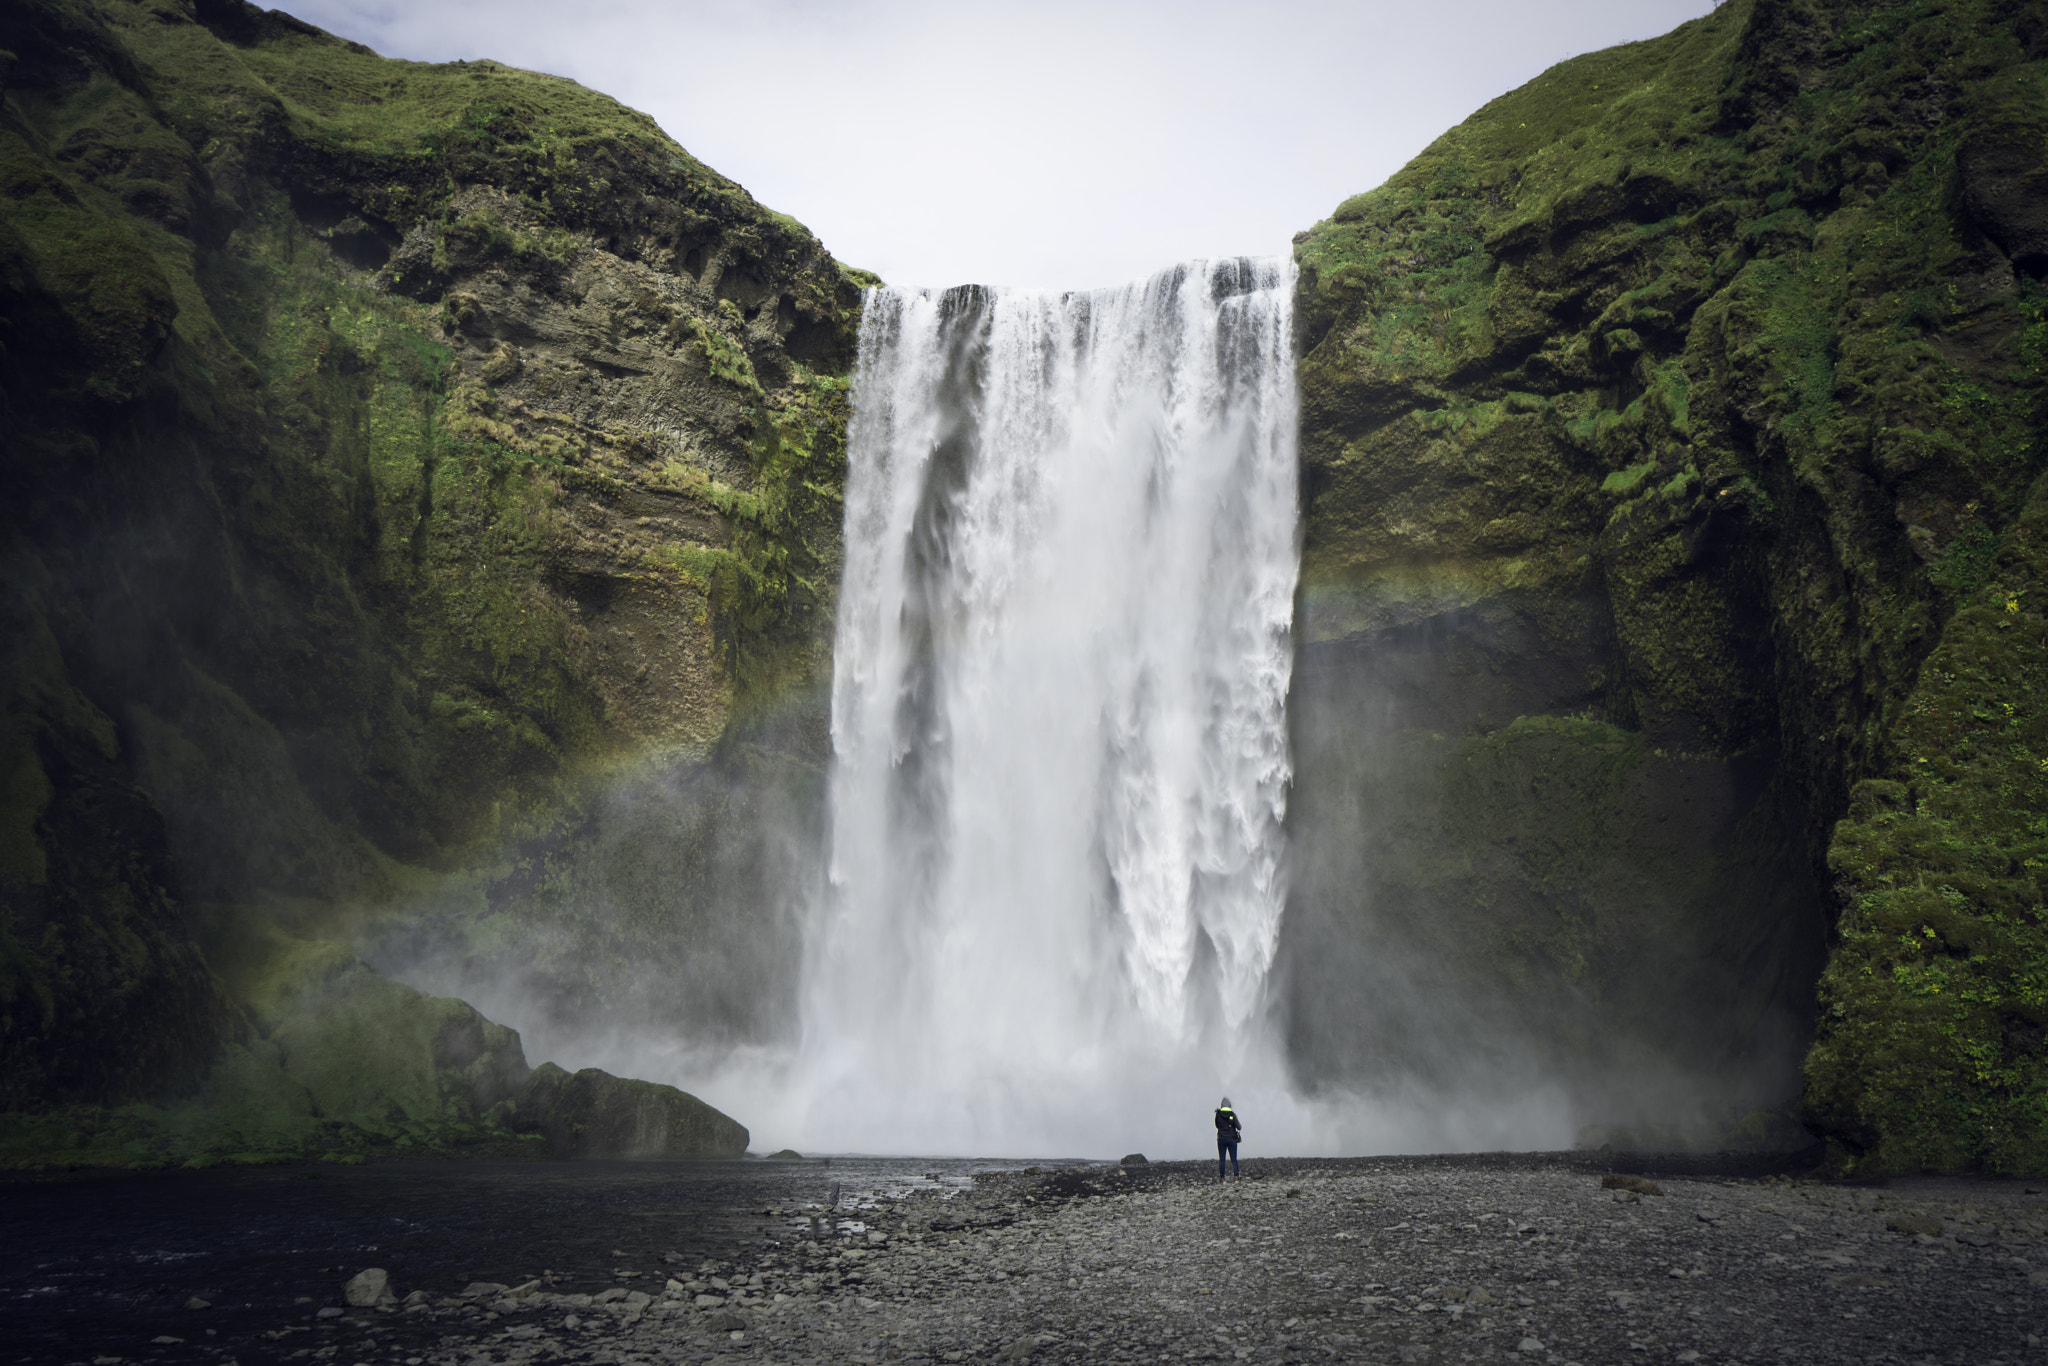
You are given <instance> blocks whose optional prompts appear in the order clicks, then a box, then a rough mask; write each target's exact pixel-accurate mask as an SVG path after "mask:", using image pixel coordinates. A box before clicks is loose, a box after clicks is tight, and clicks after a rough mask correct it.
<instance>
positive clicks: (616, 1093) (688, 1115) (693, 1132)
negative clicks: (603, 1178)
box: [511, 1062, 747, 1157]
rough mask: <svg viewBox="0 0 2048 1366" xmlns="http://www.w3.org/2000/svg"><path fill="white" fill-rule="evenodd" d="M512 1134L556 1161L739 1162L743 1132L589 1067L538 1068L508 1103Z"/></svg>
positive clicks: (702, 1107)
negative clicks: (542, 1141) (539, 1142)
mask: <svg viewBox="0 0 2048 1366" xmlns="http://www.w3.org/2000/svg"><path fill="white" fill-rule="evenodd" d="M511 1124H512V1127H513V1128H514V1129H516V1130H518V1131H519V1132H521V1133H537V1134H541V1135H543V1136H544V1137H545V1138H546V1139H547V1141H548V1150H549V1151H550V1152H552V1153H553V1154H554V1155H555V1156H556V1157H738V1156H740V1155H741V1154H742V1153H744V1152H746V1150H747V1130H746V1128H745V1126H743V1125H740V1124H737V1123H735V1122H734V1121H732V1120H731V1119H728V1118H727V1117H726V1116H724V1115H722V1114H720V1113H719V1112H718V1111H716V1110H714V1109H712V1108H711V1107H710V1106H709V1105H706V1104H705V1103H704V1102H703V1101H701V1100H698V1099H697V1098H696V1097H695V1096H693V1095H690V1094H688V1093H687V1092H684V1091H678V1090H677V1089H676V1088H675V1087H673V1086H663V1085H661V1084H660V1083H659V1082H651V1081H632V1080H629V1079H627V1078H624V1077H615V1076H613V1075H612V1074H611V1073H609V1072H602V1071H599V1070H598V1069H597V1068H595V1067H586V1068H584V1069H583V1070H582V1071H580V1072H577V1073H574V1074H571V1073H569V1072H566V1071H564V1070H563V1069H561V1068H559V1067H557V1066H555V1065H554V1064H553V1063H551V1062H548V1063H542V1064H541V1065H540V1066H539V1067H536V1068H535V1069H534V1070H533V1075H532V1076H530V1077H528V1078H527V1079H526V1085H525V1086H524V1087H523V1088H521V1090H520V1092H519V1095H518V1096H517V1097H516V1098H515V1099H514V1100H513V1102H512V1113H511Z"/></svg>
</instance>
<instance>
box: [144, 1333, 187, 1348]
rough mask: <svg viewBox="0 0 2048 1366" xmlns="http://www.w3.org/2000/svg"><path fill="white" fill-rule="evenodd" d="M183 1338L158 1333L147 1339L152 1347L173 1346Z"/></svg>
mask: <svg viewBox="0 0 2048 1366" xmlns="http://www.w3.org/2000/svg"><path fill="white" fill-rule="evenodd" d="M184 1340H185V1339H183V1338H174V1337H172V1336H171V1335H170V1334H169V1333H159V1334H157V1335H156V1336H155V1337H153V1338H151V1339H150V1340H149V1341H150V1345H151V1346H153V1347H175V1346H177V1345H178V1344H179V1343H181V1342H183V1341H184Z"/></svg>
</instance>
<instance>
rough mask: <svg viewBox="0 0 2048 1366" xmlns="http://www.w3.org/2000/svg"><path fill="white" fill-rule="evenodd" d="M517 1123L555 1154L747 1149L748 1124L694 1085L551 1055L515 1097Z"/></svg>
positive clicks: (704, 1153) (667, 1154)
mask: <svg viewBox="0 0 2048 1366" xmlns="http://www.w3.org/2000/svg"><path fill="white" fill-rule="evenodd" d="M510 1126H511V1128H512V1129H513V1131H514V1132H517V1133H537V1134H540V1135H541V1136H542V1137H544V1138H546V1139H547V1142H548V1150H549V1151H550V1152H551V1153H553V1154H554V1155H555V1156H556V1157H570V1158H591V1157H599V1158H603V1157H641V1158H650V1157H651V1158H678V1157H738V1156H740V1155H741V1154H743V1153H745V1152H746V1150H747V1130H746V1126H744V1125H742V1124H739V1123H738V1122H736V1121H734V1120H733V1119H731V1118H730V1117H728V1116H726V1115H724V1114H721V1113H720V1112H719V1111H717V1110H714V1109H713V1108H712V1107H711V1106H709V1105H706V1104H705V1103H704V1102H703V1101H701V1100H699V1099H697V1098H696V1097H695V1096H693V1095H690V1094H688V1093H687V1092H684V1091H679V1090H677V1089H676V1088H675V1087H673V1086H664V1085H662V1084H661V1083H659V1082H651V1081H635V1080H632V1079H630V1078H626V1077H615V1076H613V1075H612V1074H611V1073H609V1072H605V1071H601V1070H599V1069H598V1068H595V1067H586V1068H584V1069H583V1070H582V1071H580V1072H577V1073H575V1074H573V1075H572V1074H570V1073H568V1072H566V1071H564V1070H563V1069H562V1068H560V1067H557V1066H556V1065H555V1064H553V1063H551V1062H550V1063H542V1064H541V1065H540V1066H539V1067H536V1068H535V1069H534V1070H533V1073H532V1075H531V1076H529V1077H528V1078H527V1079H526V1084H525V1085H524V1086H523V1087H521V1088H520V1091H519V1094H518V1095H517V1096H516V1097H514V1098H513V1101H512V1106H511V1114H510ZM614 1255H624V1254H614Z"/></svg>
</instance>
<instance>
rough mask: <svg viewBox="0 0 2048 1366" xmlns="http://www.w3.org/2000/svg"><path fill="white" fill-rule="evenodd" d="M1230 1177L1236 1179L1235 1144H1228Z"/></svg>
mask: <svg viewBox="0 0 2048 1366" xmlns="http://www.w3.org/2000/svg"><path fill="white" fill-rule="evenodd" d="M1230 1179H1231V1180H1233V1181H1235V1180H1237V1145H1236V1144H1235V1143H1233V1144H1231V1145H1230Z"/></svg>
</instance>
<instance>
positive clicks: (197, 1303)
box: [185, 1295, 213, 1309]
mask: <svg viewBox="0 0 2048 1366" xmlns="http://www.w3.org/2000/svg"><path fill="white" fill-rule="evenodd" d="M185 1307H186V1308H187V1309H211V1308H213V1303H212V1301H210V1300H202V1299H200V1298H199V1297H198V1296H197V1295H194V1296H193V1297H192V1298H191V1299H189V1300H186V1301H185Z"/></svg>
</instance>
